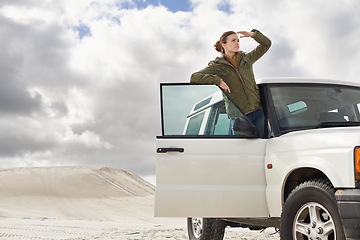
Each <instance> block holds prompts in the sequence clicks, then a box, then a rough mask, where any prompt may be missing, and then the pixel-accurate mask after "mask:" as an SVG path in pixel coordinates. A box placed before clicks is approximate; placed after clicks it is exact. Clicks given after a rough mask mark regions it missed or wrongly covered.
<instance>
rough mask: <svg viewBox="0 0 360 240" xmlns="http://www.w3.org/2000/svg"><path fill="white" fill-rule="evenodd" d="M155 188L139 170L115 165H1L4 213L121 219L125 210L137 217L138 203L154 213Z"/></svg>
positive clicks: (1, 213)
mask: <svg viewBox="0 0 360 240" xmlns="http://www.w3.org/2000/svg"><path fill="white" fill-rule="evenodd" d="M154 189H155V188H154V186H153V185H151V184H150V183H148V182H146V181H144V180H143V179H141V178H140V177H138V176H136V175H133V174H131V173H129V172H126V171H122V170H118V169H111V168H89V167H56V168H14V169H5V170H1V171H0V216H3V217H32V218H33V217H43V218H62V219H85V220H117V219H119V218H123V217H124V215H125V216H126V217H127V218H130V219H131V218H133V219H134V220H136V218H137V216H138V215H137V212H134V209H135V210H139V213H141V215H143V214H148V215H149V216H152V205H153V195H154V191H155V190H154ZM132 208H134V209H132ZM144 211H145V212H144ZM140 217H141V216H140Z"/></svg>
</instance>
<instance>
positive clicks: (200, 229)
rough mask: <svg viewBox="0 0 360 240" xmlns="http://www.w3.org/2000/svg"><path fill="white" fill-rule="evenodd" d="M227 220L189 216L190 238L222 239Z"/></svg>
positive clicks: (198, 239) (195, 239) (194, 239)
mask: <svg viewBox="0 0 360 240" xmlns="http://www.w3.org/2000/svg"><path fill="white" fill-rule="evenodd" d="M225 227H226V225H225V222H224V221H222V220H219V219H215V218H188V219H187V229H188V235H189V239H190V240H222V239H224V234H225Z"/></svg>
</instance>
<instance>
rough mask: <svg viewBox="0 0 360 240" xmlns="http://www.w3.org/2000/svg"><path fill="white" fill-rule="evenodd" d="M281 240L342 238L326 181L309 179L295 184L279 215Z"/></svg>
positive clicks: (329, 185)
mask: <svg viewBox="0 0 360 240" xmlns="http://www.w3.org/2000/svg"><path fill="white" fill-rule="evenodd" d="M280 236H281V239H282V240H290V239H293V240H305V239H306V240H310V239H313V240H317V239H326V240H344V239H345V235H344V231H343V226H342V222H341V219H340V216H339V212H338V208H337V204H336V201H335V196H334V189H333V187H332V185H331V183H330V182H329V181H328V180H320V179H317V180H311V181H308V182H305V183H302V184H300V185H299V186H297V187H296V188H295V189H294V190H293V191H292V192H291V194H290V195H289V197H288V199H287V200H286V202H285V205H284V208H283V213H282V215H281V229H280Z"/></svg>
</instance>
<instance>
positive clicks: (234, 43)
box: [222, 34, 239, 54]
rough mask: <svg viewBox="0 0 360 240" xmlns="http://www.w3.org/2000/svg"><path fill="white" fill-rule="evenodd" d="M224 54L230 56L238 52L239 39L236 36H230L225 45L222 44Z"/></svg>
mask: <svg viewBox="0 0 360 240" xmlns="http://www.w3.org/2000/svg"><path fill="white" fill-rule="evenodd" d="M222 47H223V48H224V49H225V54H231V53H235V52H238V51H239V37H238V36H237V34H231V35H229V36H228V37H227V39H226V43H223V44H222Z"/></svg>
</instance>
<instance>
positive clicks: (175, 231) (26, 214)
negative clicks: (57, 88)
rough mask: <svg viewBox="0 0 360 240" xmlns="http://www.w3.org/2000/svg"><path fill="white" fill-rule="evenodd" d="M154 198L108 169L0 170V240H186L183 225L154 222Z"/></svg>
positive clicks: (148, 187)
mask: <svg viewBox="0 0 360 240" xmlns="http://www.w3.org/2000/svg"><path fill="white" fill-rule="evenodd" d="M154 192H155V188H154V186H153V185H152V184H150V183H148V182H146V181H144V180H143V179H142V178H140V177H138V176H136V175H134V174H131V173H129V172H126V171H123V170H119V169H113V168H100V167H51V168H12V169H2V170H0V239H5V240H6V239H9V240H10V239H12V240H15V239H16V240H22V239H26V240H28V239H37V240H54V239H62V240H65V239H67V240H70V239H74V240H75V239H79V240H80V239H82V240H90V239H102V240H107V239H134V240H135V239H137V240H139V239H144V240H145V239H148V240H150V239H151V240H154V239H155V240H160V239H179V240H185V239H187V232H186V220H185V219H168V218H154V217H153V216H154V212H153V209H154ZM272 232H273V230H270V232H267V231H265V232H262V233H260V232H258V231H250V230H248V229H227V230H226V237H225V239H249V240H251V239H279V238H278V234H275V235H271V234H270V233H272ZM243 237H245V238H243Z"/></svg>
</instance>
